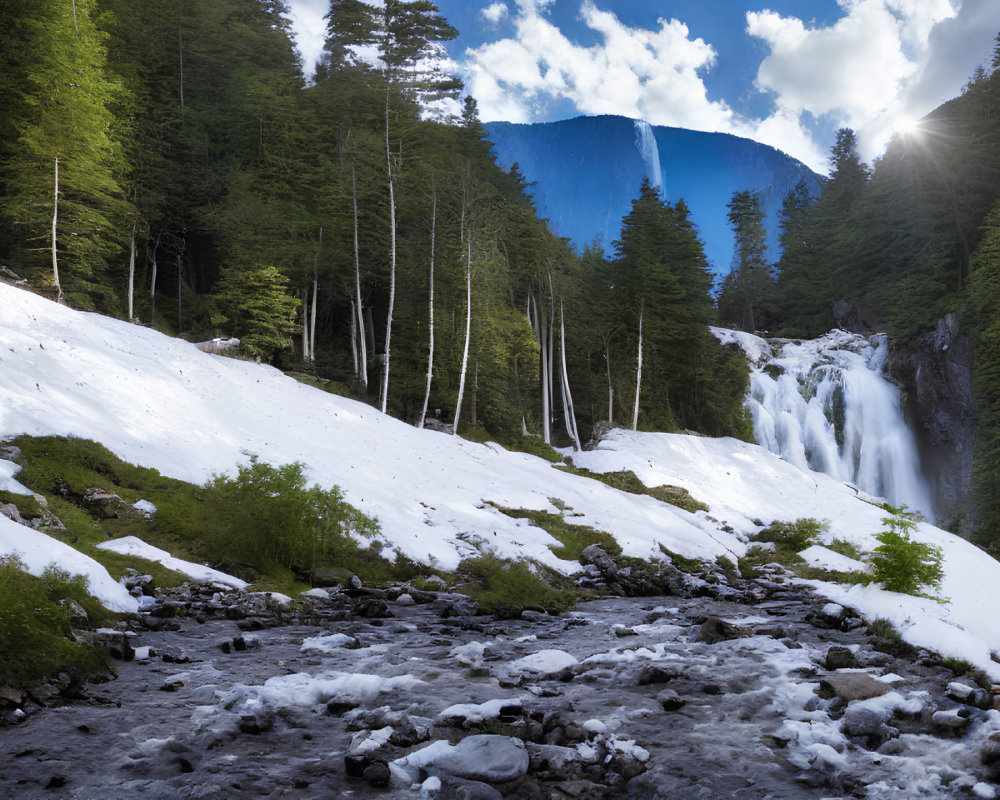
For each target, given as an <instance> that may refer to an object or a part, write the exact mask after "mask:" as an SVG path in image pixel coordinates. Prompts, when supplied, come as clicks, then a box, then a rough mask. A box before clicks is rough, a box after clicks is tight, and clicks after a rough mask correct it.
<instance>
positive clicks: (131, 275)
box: [128, 220, 138, 322]
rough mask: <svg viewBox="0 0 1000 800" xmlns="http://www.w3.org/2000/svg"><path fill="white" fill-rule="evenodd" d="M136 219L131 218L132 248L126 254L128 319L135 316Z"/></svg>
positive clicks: (130, 319)
mask: <svg viewBox="0 0 1000 800" xmlns="http://www.w3.org/2000/svg"><path fill="white" fill-rule="evenodd" d="M137 224H138V222H137V220H132V249H131V250H130V251H129V256H128V321H129V322H131V321H132V318H133V317H134V316H135V314H134V313H133V309H134V300H135V229H136V225H137Z"/></svg>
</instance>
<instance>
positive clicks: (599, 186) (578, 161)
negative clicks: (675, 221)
mask: <svg viewBox="0 0 1000 800" xmlns="http://www.w3.org/2000/svg"><path fill="white" fill-rule="evenodd" d="M486 129H487V131H488V133H489V137H488V138H489V140H490V141H491V142H493V153H494V155H495V156H496V160H497V163H498V164H499V165H500V166H501V167H503V168H504V169H509V168H510V167H511V166H512V165H513V164H515V163H516V164H517V165H518V168H519V169H520V171H521V172H522V174H523V175H524V177H525V178H526V179H527V180H528V181H529V182H531V183H533V184H535V185H534V186H533V187H532V189H531V193H532V196H533V198H534V200H535V203H536V205H537V206H538V211H539V216H542V217H547V218H548V220H549V223H550V227H551V228H552V230H553V232H555V233H556V234H558V235H559V236H563V237H566V238H568V239H570V240H571V241H572V242H573V243H574V245H576V247H577V248H578V249H581V250H582V248H583V247H585V246H586V245H589V244H591V243H592V242H593V241H594V240H595V239H596V240H598V241H599V242H601V243H602V244H603V245H604V248H605V250H609V249H610V246H611V242H613V241H614V240H615V239H617V238H618V234H619V231H620V228H621V220H622V217H623V216H624V215H625V214H627V213H628V211H629V207H630V204H631V202H632V199H633V198H635V197H637V196H638V194H639V185H640V183H641V182H642V179H643V178H649V180H650V183H652V184H653V185H654V186H656V185H657V184H659V185H661V186H662V189H663V194H664V197H665V198H666V199H667V200H668V201H670V202H672V203H676V202H677V201H678V200H680V199H681V198H683V199H684V201H685V202H686V203H687V205H688V207H689V208H690V210H691V218H692V219H693V220H694V222H695V223H696V224H697V225H698V227H699V229H700V231H701V236H702V239H703V241H704V242H705V251H706V254H707V255H708V258H709V261H711V262H712V265H713V271H714V272H716V273H717V274H725V273H726V272H728V271H729V264H730V260H731V259H732V254H733V236H732V233H731V232H730V230H729V224H728V222H727V221H726V204H727V203H728V202H729V200H730V198H731V197H732V195H733V193H734V192H739V191H744V190H747V189H751V190H754V191H759V192H760V194H761V199H762V201H763V206H764V210H765V212H766V214H767V220H766V224H767V229H768V245H769V247H770V250H771V255H772V257H773V258H776V257H777V253H778V251H777V245H778V210H779V209H780V208H781V201H782V200H783V199H784V197H785V195H786V194H787V193H788V192H789V191H790V190H791V189H792V188H793V187H794V186H795V185H796V184H797V183H798V182H799V181H800V180H804V181H806V183H807V185H808V186H809V188H810V191H811V192H812V193H813V194H819V191H820V186H821V181H822V178H821V177H820V176H819V175H817V174H816V173H815V172H813V171H812V170H811V169H809V168H808V167H807V166H806V165H805V164H803V163H802V162H800V161H797V160H795V159H794V158H792V157H791V156H789V155H786V154H785V153H782V152H781V151H780V150H776V149H774V148H773V147H769V146H767V145H764V144H761V143H760V142H755V141H752V140H750V139H742V138H740V137H738V136H731V135H730V134H726V133H703V132H700V131H690V130H685V129H683V128H668V127H663V126H651V125H648V124H647V123H644V122H641V121H638V120H631V119H627V118H625V117H616V116H599V117H577V118H575V119H568V120H562V121H560V122H544V123H533V124H530V125H522V124H515V123H511V122H489V123H486Z"/></svg>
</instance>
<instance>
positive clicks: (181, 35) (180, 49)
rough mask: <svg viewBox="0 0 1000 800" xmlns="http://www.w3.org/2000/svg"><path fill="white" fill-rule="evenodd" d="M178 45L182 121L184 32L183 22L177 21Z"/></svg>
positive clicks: (182, 114)
mask: <svg viewBox="0 0 1000 800" xmlns="http://www.w3.org/2000/svg"><path fill="white" fill-rule="evenodd" d="M177 47H178V52H179V55H180V65H181V92H180V93H181V122H183V121H184V33H183V31H182V29H181V23H180V22H178V23H177Z"/></svg>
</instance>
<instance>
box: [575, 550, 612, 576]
mask: <svg viewBox="0 0 1000 800" xmlns="http://www.w3.org/2000/svg"><path fill="white" fill-rule="evenodd" d="M580 563H581V564H583V565H587V564H593V565H594V566H595V567H597V568H598V569H599V570H600V571H601V575H602V576H603V577H604V578H605V579H606V580H609V581H610V580H614V579H615V578H617V577H618V565H617V564H615V560H614V559H613V558H612V557H611V556H610V555H608V552H607V551H606V550H605V549H604V548H603V547H601V546H600V545H599V544H592V545H589V546H587V547H585V548H583V552H582V553H580Z"/></svg>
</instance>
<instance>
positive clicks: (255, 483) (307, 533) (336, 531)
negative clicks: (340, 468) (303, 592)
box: [196, 458, 378, 570]
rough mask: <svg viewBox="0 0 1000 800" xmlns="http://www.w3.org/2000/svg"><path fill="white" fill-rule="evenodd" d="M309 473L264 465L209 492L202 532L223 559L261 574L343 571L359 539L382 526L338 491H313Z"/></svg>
mask: <svg viewBox="0 0 1000 800" xmlns="http://www.w3.org/2000/svg"><path fill="white" fill-rule="evenodd" d="M303 470H304V468H303V465H302V464H299V463H293V464H284V465H282V466H279V467H275V466H272V465H270V464H265V463H263V462H261V461H258V460H257V459H256V458H251V459H250V463H249V464H246V465H241V466H240V467H239V468H238V471H237V474H236V475H235V477H230V476H228V475H219V476H216V478H215V479H214V480H213V481H212V482H211V483H210V484H208V485H207V486H206V487H205V489H206V496H205V502H204V503H202V504H201V507H200V511H201V513H202V515H203V520H202V522H203V524H202V525H200V526H199V525H196V530H200V531H201V532H202V534H203V535H204V536H205V545H206V547H207V548H208V549H209V551H210V553H211V555H212V556H213V557H214V558H217V559H224V560H227V561H233V562H250V563H251V564H253V565H254V566H256V567H257V568H260V569H264V570H268V569H273V568H282V567H284V568H289V567H297V568H300V569H312V568H314V567H318V566H324V565H325V566H330V565H336V564H337V561H338V558H339V557H341V556H343V555H344V554H345V553H346V552H352V553H353V552H354V551H356V550H357V549H359V548H358V546H357V544H356V542H355V540H354V539H353V538H352V537H353V536H354V535H360V536H367V537H371V536H374V535H375V534H376V533H378V523H377V522H376V521H375V520H374V519H372V518H371V517H368V516H365V515H364V514H362V513H361V512H360V511H358V510H357V509H356V508H354V507H353V506H351V505H350V504H349V503H347V502H346V501H345V500H344V497H343V495H342V494H341V491H340V489H339V488H338V487H336V486H334V487H332V488H330V489H323V488H321V487H320V486H319V485H313V486H312V487H307V485H306V479H305V475H304V474H303Z"/></svg>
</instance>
